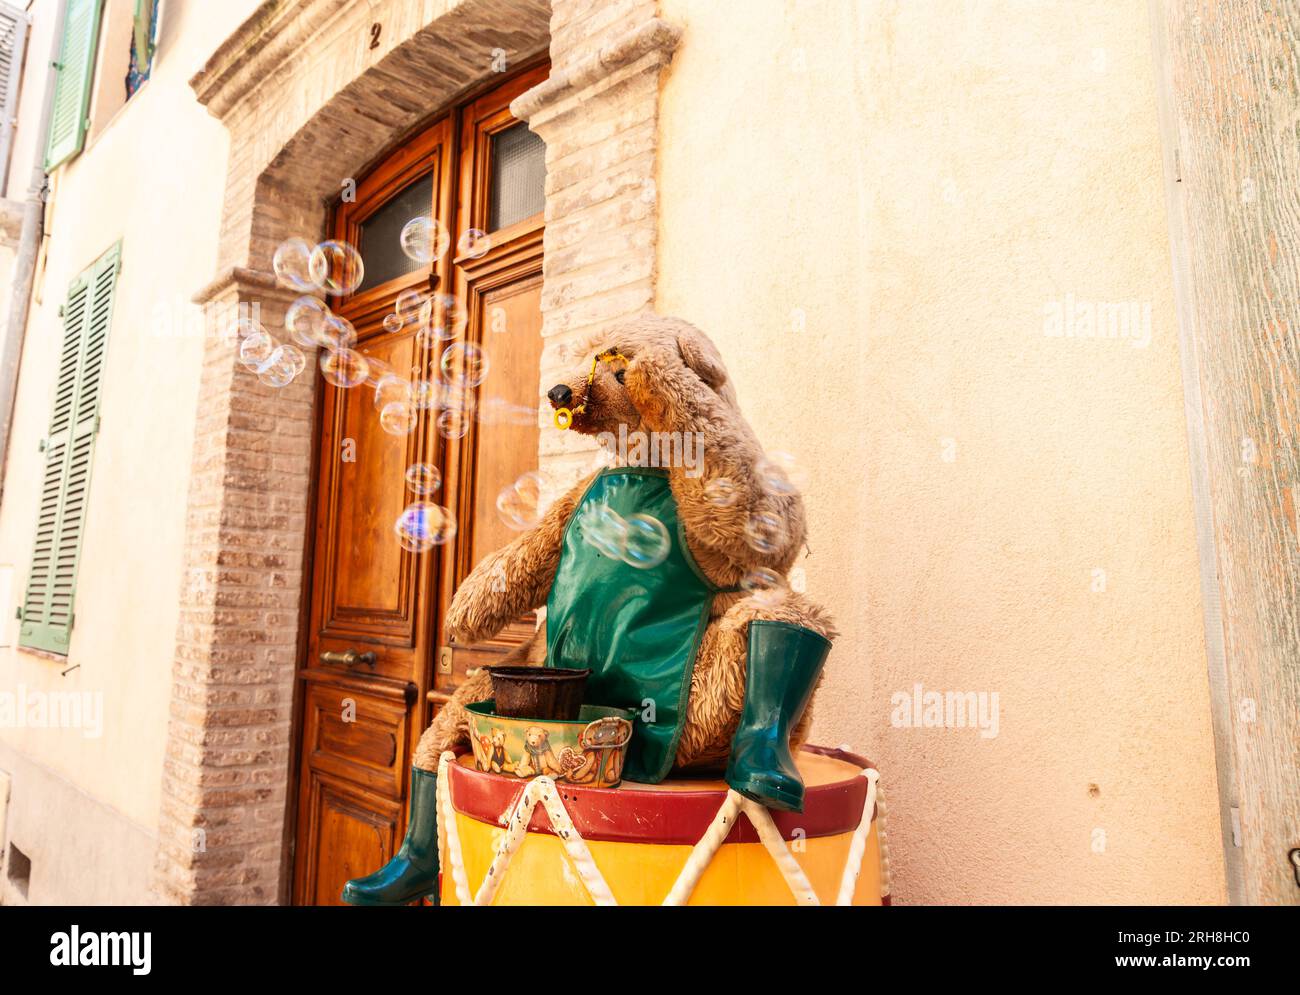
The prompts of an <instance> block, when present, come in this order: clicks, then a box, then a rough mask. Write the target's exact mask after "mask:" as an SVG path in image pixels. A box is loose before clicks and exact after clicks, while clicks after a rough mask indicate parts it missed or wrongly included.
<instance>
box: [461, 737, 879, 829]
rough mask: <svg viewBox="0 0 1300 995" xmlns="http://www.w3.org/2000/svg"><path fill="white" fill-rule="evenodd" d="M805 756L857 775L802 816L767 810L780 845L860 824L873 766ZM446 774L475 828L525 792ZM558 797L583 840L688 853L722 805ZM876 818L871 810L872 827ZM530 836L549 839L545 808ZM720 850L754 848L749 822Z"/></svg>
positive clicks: (684, 796) (631, 790) (689, 798)
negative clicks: (867, 770)
mask: <svg viewBox="0 0 1300 995" xmlns="http://www.w3.org/2000/svg"><path fill="white" fill-rule="evenodd" d="M803 750H804V752H806V753H812V754H815V755H817V756H823V757H830V758H831V759H833V760H841V761H844V762H845V763H849V764H852V765H853V766H854V767H855V768H857V769H856V770H855V771H854V773H853V775H851V776H849V777H846V778H845V779H844V780H842V781H833V782H831V783H829V784H818V785H813V786H811V787H809V788H808V789H807V792H806V794H805V797H804V810H803V812H778V811H775V810H769V811H770V813H771V816H772V821H773V822H774V823H775V824H776V828H777V830H778V831H779V832H780V833H781V837H782V839H786V840H793V839H796V838H801V839H812V838H815V837H819V836H837V835H840V834H841V833H850V832H853V830H855V829H857V827H858V823H859V822H860V821H861V819H862V806H863V805H864V804H865V803H866V800H867V779H866V778H865V777H861V776H860V775H859V774H858V771H861V770H862V769H864V768H875V764H873V763H871V762H870V761H869V760H867V759H865V758H863V757H860V756H858V755H857V754H855V753H850V752H848V751H847V750H839V749H835V748H833V747H827V746H812V745H810V744H805V745H804V747H803ZM447 769H448V774H449V777H448V787H449V788H450V789H451V803H452V808H454V809H455V810H456V811H457V812H459V813H461V814H462V815H465V816H468V817H469V818H471V819H476V820H478V821H479V822H486V823H490V824H492V825H499V824H500V821H501V817H502V815H504V814H505V812H507V811H508V810H509V809H510V808H511V807H512V806H513V805H514V802H515V799H516V798H518V797H519V792H520V790H521V789H522V787H523V782H521V781H520V780H519V779H518V778H514V777H505V776H504V775H501V774H493V773H491V772H490V771H480V770H475V769H474V768H473V767H466V766H465V765H464V764H460V763H455V764H449V765H448V768H447ZM557 790H558V791H559V792H560V798H561V800H562V801H563V802H564V807H565V808H566V809H567V810H568V813H569V817H570V818H571V819H572V820H573V827H574V829H576V830H577V831H578V834H579V835H580V836H581V837H582V838H583V839H585V840H589V841H590V840H604V841H607V842H614V843H654V844H661V845H680V846H694V845H695V844H696V843H697V842H699V840H700V838H701V837H702V836H703V835H704V833H705V831H706V830H707V829H708V828H709V826H710V825H712V823H713V820H714V818H715V817H716V816H717V814H718V808H719V807H720V806H721V804H722V800H723V798H724V797H725V794H724V792H723V790H722V789H721V788H719V787H710V788H700V789H698V790H695V789H691V788H681V789H675V790H672V791H657V790H653V789H649V788H640V787H638V786H636V785H634V784H633V783H632V782H630V781H624V782H623V785H622V786H621V787H619V788H589V787H581V786H579V785H573V784H563V783H561V784H558V785H557ZM875 817H876V813H875V810H874V808H873V810H872V813H871V818H872V820H874V819H875ZM528 831H529V832H530V833H545V834H547V835H550V836H554V835H555V832H554V830H553V829H552V828H551V821H550V818H549V817H548V816H547V815H546V814H545V809H544V808H543V806H541V805H538V806H537V808H536V809H535V810H534V811H533V817H532V821H531V822H529V824H528ZM726 842H727V843H758V842H760V840H759V838H758V833H757V831H755V829H754V827H753V825H752V824H751V823H750V821H749V820H748V819H737V820H736V824H735V825H734V826H732V829H731V832H730V833H729V834H728V835H727V839H726Z"/></svg>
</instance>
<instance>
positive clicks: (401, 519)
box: [393, 501, 456, 553]
mask: <svg viewBox="0 0 1300 995" xmlns="http://www.w3.org/2000/svg"><path fill="white" fill-rule="evenodd" d="M393 531H394V532H395V533H396V534H397V541H398V542H399V543H400V544H401V546H402V548H403V549H405V550H407V551H408V552H411V553H423V552H426V551H427V550H429V549H432V548H433V547H434V546H440V545H442V544H443V543H445V542H449V541H450V540H451V539H452V537H453V536H455V534H456V519H455V518H453V517H452V514H451V512H450V511H448V510H447V509H446V508H444V507H443V506H442V505H439V504H432V503H430V502H427V501H416V502H415V503H414V504H409V505H407V506H406V508H405V509H403V511H402V513H401V514H400V515H398V516H397V521H396V522H395V523H394V524H393Z"/></svg>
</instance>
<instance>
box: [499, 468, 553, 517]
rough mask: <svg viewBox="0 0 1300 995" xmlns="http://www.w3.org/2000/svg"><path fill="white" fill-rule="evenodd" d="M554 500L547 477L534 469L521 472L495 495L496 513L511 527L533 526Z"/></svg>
mask: <svg viewBox="0 0 1300 995" xmlns="http://www.w3.org/2000/svg"><path fill="white" fill-rule="evenodd" d="M554 500H555V494H554V493H553V490H552V487H551V485H550V483H549V482H548V481H547V479H546V478H545V477H544V476H542V474H540V473H538V472H537V471H536V470H530V471H529V472H527V473H524V474H521V475H520V477H519V479H518V480H516V481H515V482H514V483H513V484H510V485H509V486H507V487H503V488H502V489H501V493H500V494H498V495H497V514H499V515H500V516H501V521H503V522H505V524H506V525H507V526H508V527H509V528H512V529H515V530H517V531H520V532H522V531H524V530H526V529H531V528H535V527H536V526H537V524H538V523H539V522H540V521H541V520H542V517H543V516H544V515H545V514H546V509H547V508H549V507H550V506H551V503H552V502H553V501H554Z"/></svg>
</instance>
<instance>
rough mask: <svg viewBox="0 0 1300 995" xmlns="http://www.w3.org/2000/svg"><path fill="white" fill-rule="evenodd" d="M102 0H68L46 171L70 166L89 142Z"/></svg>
mask: <svg viewBox="0 0 1300 995" xmlns="http://www.w3.org/2000/svg"><path fill="white" fill-rule="evenodd" d="M100 4H101V0H68V13H67V18H66V20H65V22H64V25H63V42H62V44H61V45H60V46H59V64H58V70H59V74H58V79H57V80H56V81H55V84H54V106H53V108H52V110H51V113H50V133H49V136H48V138H47V139H46V143H45V169H46V171H47V172H48V171H49V170H52V169H54V167H55V166H58V165H60V164H61V163H64V162H67V161H68V160H69V159H71V158H72V157H73V156H74V155H76V154H77V153H78V152H80V151H81V147H82V145H84V144H85V141H86V126H87V122H86V118H87V115H88V114H89V113H90V82H91V77H92V76H93V75H94V72H95V45H96V42H97V41H98V40H99V10H100Z"/></svg>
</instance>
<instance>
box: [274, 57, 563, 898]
mask: <svg viewBox="0 0 1300 995" xmlns="http://www.w3.org/2000/svg"><path fill="white" fill-rule="evenodd" d="M546 74H547V69H546V67H545V66H544V65H543V66H538V67H536V68H534V69H531V70H528V71H526V72H524V73H521V74H520V75H518V76H516V77H514V78H512V79H510V80H508V81H507V82H505V83H504V84H502V85H500V86H499V87H497V88H496V89H494V90H492V91H490V92H489V93H488V94H486V95H484V96H481V97H477V98H474V99H473V100H471V101H470V102H468V103H466V104H464V105H462V106H461V107H458V108H456V109H454V110H453V111H452V112H450V113H449V114H448V115H447V116H445V117H443V118H442V119H440V120H438V121H437V122H435V123H434V124H432V125H431V126H430V127H428V128H427V129H426V130H424V131H422V132H421V133H420V134H418V135H416V136H414V137H413V138H411V139H409V140H407V141H406V142H404V143H403V144H402V146H401V147H400V148H398V149H396V150H394V151H393V152H391V153H390V154H389V155H388V156H386V157H385V158H384V159H383V161H382V162H380V163H379V164H378V165H377V166H376V167H375V168H374V169H373V170H371V172H370V173H369V174H368V175H367V176H366V177H365V178H363V179H362V180H361V181H360V182H359V183H358V185H357V198H356V201H355V202H354V203H345V204H340V205H339V206H338V208H337V209H336V216H335V225H334V237H335V238H341V239H346V240H347V241H350V242H352V243H353V244H354V245H358V246H359V248H360V250H361V253H362V257H363V259H365V261H366V265H367V270H368V271H370V270H371V269H372V266H371V258H372V257H373V258H375V259H376V260H377V262H376V264H375V266H374V267H373V274H372V276H370V277H368V278H367V280H366V282H364V283H363V284H362V286H361V288H360V289H359V290H358V291H357V292H356V293H355V294H354V295H352V297H350V298H346V299H344V300H343V301H341V302H340V301H339V300H333V301H331V302H330V304H331V307H332V308H333V309H334V310H335V311H337V312H338V313H340V314H342V315H343V316H344V317H346V318H347V319H348V320H349V321H351V322H352V323H353V325H354V326H355V327H356V328H357V331H358V342H357V346H356V348H357V349H358V350H359V351H360V352H362V353H363V354H364V355H366V356H367V357H370V358H372V359H374V360H376V361H380V362H382V363H383V364H385V366H386V367H389V368H391V369H392V370H393V372H395V373H396V374H398V375H399V376H404V377H405V376H412V375H417V374H418V376H420V377H423V378H428V377H432V376H433V375H434V373H433V372H430V371H434V372H436V371H437V369H438V364H439V359H440V353H441V350H442V349H443V348H445V346H446V345H447V343H438V342H430V341H426V340H425V338H424V337H418V336H417V335H416V328H415V327H414V326H407V327H406V328H403V329H400V330H399V331H397V332H388V331H385V330H384V328H383V318H384V316H385V315H386V314H388V313H389V312H391V311H392V310H393V305H394V302H395V301H396V298H397V296H398V294H400V293H401V292H403V291H405V290H408V289H419V290H422V291H426V292H427V291H429V290H431V289H436V290H438V291H439V292H451V293H455V294H456V295H457V296H458V297H459V298H460V299H461V301H462V303H463V304H464V305H465V306H466V310H467V313H468V316H469V321H468V324H467V327H466V329H465V331H464V333H463V336H464V338H465V339H467V340H468V341H471V342H476V343H481V344H482V345H483V346H484V347H485V348H486V349H487V350H488V353H489V355H490V359H491V366H490V370H489V374H488V377H487V379H486V380H485V381H484V384H483V385H482V386H481V388H480V390H479V392H478V394H479V398H478V399H479V400H480V401H482V400H483V399H485V398H489V397H496V398H499V399H500V402H499V403H500V404H508V405H513V406H515V408H512V409H510V410H511V413H512V415H513V417H511V418H509V419H507V420H504V421H493V420H491V419H490V416H489V422H487V423H479V422H477V421H475V422H473V423H472V425H471V429H470V431H469V432H468V434H467V435H466V436H465V437H464V438H462V439H451V440H447V439H444V438H442V437H440V436H439V433H438V428H437V415H438V410H437V409H436V408H432V409H429V410H424V411H421V412H420V418H419V422H418V424H417V427H416V429H415V431H414V432H412V433H411V434H410V435H408V436H393V435H389V434H388V433H386V432H384V431H383V430H382V428H381V427H380V424H379V412H378V411H377V410H376V409H375V406H374V389H373V386H372V385H369V384H368V385H365V386H359V387H355V388H351V389H347V390H342V389H338V388H335V387H333V386H330V385H328V384H324V383H322V385H321V388H320V389H321V396H320V403H319V411H320V417H319V439H318V458H317V463H318V466H317V480H316V498H315V505H314V510H313V516H314V519H313V528H312V540H313V551H312V580H311V584H312V588H311V602H310V615H309V620H308V624H309V631H308V633H307V636H306V639H305V641H304V651H305V658H304V659H303V660H302V662H301V665H300V669H299V672H298V673H299V677H300V679H301V681H302V692H301V697H300V701H301V705H300V709H299V713H300V715H301V716H302V718H301V721H300V723H299V731H298V737H299V738H298V763H299V776H298V792H299V794H298V804H297V809H296V811H297V826H296V831H295V848H296V854H295V872H294V873H295V878H294V900H295V902H298V903H300V904H301V903H310V904H337V902H338V896H339V892H340V890H341V888H342V886H343V884H344V883H345V882H346V881H347V880H348V879H349V878H352V877H357V876H360V875H364V874H368V873H370V872H371V871H374V870H376V869H377V868H379V867H380V866H382V865H383V864H384V863H385V862H386V861H387V860H388V859H389V857H391V855H392V854H393V852H394V850H395V849H396V846H397V845H398V844H399V843H400V841H401V834H402V833H403V832H404V831H405V817H406V813H405V799H406V793H407V791H408V790H409V783H408V782H409V769H410V764H411V755H412V753H413V751H414V748H415V745H416V743H417V742H418V740H419V737H420V734H421V733H422V732H423V731H424V729H425V728H426V727H427V725H428V722H429V720H430V718H431V714H430V712H431V707H430V702H432V703H433V707H436V706H437V704H438V703H439V702H440V701H442V700H445V698H446V697H447V696H448V695H449V694H450V692H451V691H452V690H453V689H454V687H455V686H456V684H458V683H459V681H460V680H462V679H463V676H464V670H465V667H466V666H469V665H471V664H470V661H471V660H473V659H478V658H481V659H488V660H491V659H496V658H499V656H500V654H501V653H502V652H505V650H506V649H507V648H508V647H509V646H511V645H515V644H517V643H518V642H519V641H520V640H521V639H523V638H526V636H527V634H528V633H530V632H531V631H532V630H533V627H534V626H533V623H532V621H531V619H524V620H521V621H520V622H519V623H517V624H516V625H514V626H511V627H510V630H509V631H508V632H506V633H503V634H502V636H501V637H500V638H499V639H497V640H493V641H490V642H489V643H488V644H486V645H485V646H483V647H473V648H468V647H467V648H463V649H464V650H465V653H466V655H465V656H463V657H462V658H459V659H457V660H456V661H455V665H453V657H452V655H451V654H450V653H448V654H442V653H440V652H439V647H440V645H441V642H442V640H441V638H440V635H441V633H440V630H441V620H442V617H443V613H444V612H445V609H446V605H447V603H448V602H449V601H450V598H451V595H452V594H453V593H454V591H455V587H456V584H457V583H459V581H460V580H461V579H462V578H463V577H464V576H465V574H466V573H468V571H469V569H470V567H471V566H472V565H473V563H474V562H475V561H477V559H478V558H480V557H481V556H482V555H483V554H484V553H486V552H488V551H490V550H491V549H493V548H495V547H497V546H499V545H500V544H501V543H503V542H506V541H509V539H510V538H511V537H512V535H513V533H509V531H508V530H506V529H505V527H504V526H503V525H502V524H501V523H500V522H499V520H498V518H497V514H496V508H495V501H496V495H497V493H498V492H499V491H500V490H501V488H502V487H504V486H505V485H506V484H507V483H509V482H511V481H513V480H514V479H516V477H517V476H518V475H519V474H520V473H522V472H524V471H525V470H527V469H531V468H533V467H535V466H536V460H537V438H538V428H537V421H536V419H535V418H534V419H533V420H532V421H531V422H529V421H528V420H527V419H526V418H524V417H521V416H520V413H519V412H520V410H523V411H526V410H527V409H528V408H531V409H532V410H533V411H534V412H536V411H538V410H539V404H540V389H539V368H540V359H541V348H542V341H541V316H540V310H539V304H540V293H541V268H542V217H541V215H540V214H538V215H537V216H535V217H532V218H527V219H523V220H522V221H516V222H515V223H513V224H512V225H511V226H510V227H509V228H508V229H506V230H504V231H503V232H500V233H494V234H493V245H492V247H491V249H490V250H489V251H488V252H487V254H486V255H484V256H482V257H481V258H478V259H468V258H457V257H456V249H455V235H456V234H458V233H460V232H462V231H464V230H465V229H467V228H471V227H476V228H486V223H485V222H484V221H483V220H482V219H483V218H485V214H484V210H485V207H486V205H487V203H488V197H487V190H485V189H480V188H479V187H480V186H481V185H482V184H483V183H486V182H488V178H489V176H490V169H489V167H490V162H486V161H484V160H483V158H482V157H483V156H484V155H490V146H489V145H488V144H487V143H486V142H485V136H486V135H487V134H488V133H487V132H486V131H485V130H484V129H485V127H488V126H489V125H490V126H491V127H493V128H498V129H499V128H503V127H508V126H510V125H511V124H514V123H516V122H515V121H514V119H513V118H511V117H510V115H509V110H508V105H509V102H510V100H512V99H513V98H514V97H515V96H517V95H518V94H520V93H522V92H523V91H524V90H526V89H528V88H529V87H531V86H533V85H535V84H536V83H537V82H540V81H541V80H542V79H544V78H545V77H546ZM425 198H429V203H428V205H427V206H426V207H424V208H423V210H425V211H429V212H432V214H433V215H434V217H436V218H438V219H439V220H440V221H442V222H443V223H444V224H445V225H446V226H447V228H448V229H449V230H450V231H451V232H452V233H453V247H452V250H451V251H449V252H448V253H446V254H445V255H444V256H443V257H442V258H441V259H439V260H437V261H435V262H434V263H433V264H431V265H423V266H417V267H415V268H408V266H407V264H406V263H404V262H403V261H402V260H396V259H393V258H392V254H391V251H390V250H391V246H388V245H387V242H388V241H389V240H391V239H393V238H395V237H396V236H395V234H394V232H395V231H400V224H399V222H400V221H401V219H402V216H403V215H405V214H407V213H409V214H410V216H415V215H416V213H418V209H417V207H413V206H412V205H416V204H417V201H418V202H421V203H422V202H423V201H424V199H425ZM516 213H518V212H516ZM402 223H404V222H402ZM367 239H370V240H371V242H372V244H371V246H370V247H369V249H367V245H366V241H367ZM378 243H383V244H378ZM385 253H386V254H387V255H386V256H385V255H384V254H385ZM494 321H495V326H494V325H493V322H494ZM493 327H495V328H497V329H502V330H501V331H496V332H493V331H492V330H491V329H492V328H493ZM485 336H486V338H485ZM502 410H504V409H502ZM417 462H425V463H430V464H433V465H434V466H436V467H438V469H439V470H440V471H441V473H442V476H443V487H442V490H441V491H438V492H436V493H434V494H433V495H429V496H425V497H419V498H417V496H416V495H414V494H412V493H410V492H409V491H408V490H407V488H406V482H405V473H406V470H407V468H408V467H409V466H410V465H411V464H413V463H417ZM414 500H426V501H435V502H437V503H439V504H443V505H446V506H447V507H449V508H450V509H451V511H452V512H453V514H454V515H455V518H456V521H457V529H458V534H457V536H456V538H455V539H454V540H453V541H452V542H451V543H448V544H447V545H445V546H440V547H434V548H433V549H432V550H431V551H429V552H427V553H419V554H417V553H411V552H408V551H405V550H403V549H402V548H401V546H400V545H399V543H398V541H397V538H396V536H395V535H394V532H393V524H394V522H396V520H397V518H398V516H399V514H400V513H401V511H402V509H403V508H404V507H405V506H406V505H407V504H409V503H410V502H412V501H414ZM461 649H462V648H457V652H460V650H461Z"/></svg>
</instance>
